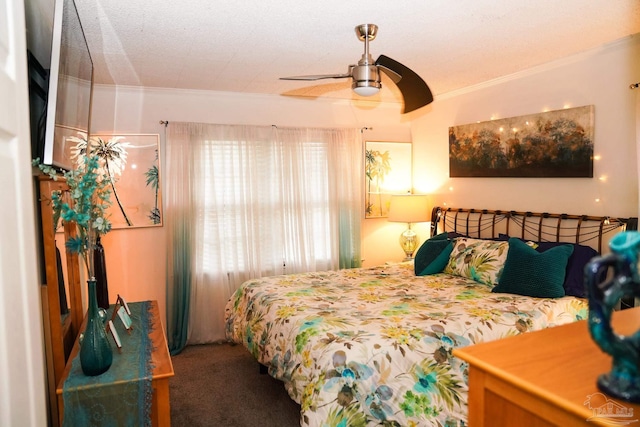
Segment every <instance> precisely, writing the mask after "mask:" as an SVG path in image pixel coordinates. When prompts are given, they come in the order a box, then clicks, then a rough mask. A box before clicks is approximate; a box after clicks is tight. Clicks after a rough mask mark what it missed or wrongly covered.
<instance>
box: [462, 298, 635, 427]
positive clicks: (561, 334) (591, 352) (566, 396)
mask: <svg viewBox="0 0 640 427" xmlns="http://www.w3.org/2000/svg"><path fill="white" fill-rule="evenodd" d="M613 324H614V329H615V330H616V332H618V333H620V334H624V335H631V334H633V333H634V332H636V331H637V330H639V329H640V308H633V309H628V310H623V311H619V312H616V313H614V316H613ZM453 354H454V355H455V356H456V357H459V358H460V359H463V360H466V361H467V362H469V418H468V421H469V426H470V427H513V426H518V427H546V426H558V427H571V426H593V425H601V426H611V425H614V424H613V423H612V421H615V422H617V423H620V422H625V423H628V425H631V426H633V425H638V426H640V405H638V404H631V403H628V402H625V401H622V400H620V399H616V398H613V397H610V396H606V395H604V394H602V392H600V390H599V389H598V388H597V385H596V380H597V377H598V375H600V374H603V373H607V372H609V371H610V370H611V357H610V356H609V355H608V354H606V353H604V352H602V351H601V350H600V348H599V347H598V346H597V344H596V343H595V342H594V341H593V340H592V339H591V336H590V335H589V330H588V325H587V321H586V320H585V321H580V322H576V323H572V324H569V325H564V326H557V327H552V328H548V329H545V330H542V331H537V332H529V333H526V334H522V335H519V336H516V337H511V338H505V339H502V340H498V341H492V342H489V343H483V344H478V345H474V346H470V347H464V348H460V349H456V350H454V352H453ZM615 425H623V424H615ZM625 425H626V424H625Z"/></svg>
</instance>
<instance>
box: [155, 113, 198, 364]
mask: <svg viewBox="0 0 640 427" xmlns="http://www.w3.org/2000/svg"><path fill="white" fill-rule="evenodd" d="M190 140H191V136H190V134H189V132H185V129H184V128H183V127H182V126H180V125H174V124H171V126H170V127H168V128H167V133H166V141H165V156H166V161H165V167H164V170H163V175H164V183H165V190H164V196H165V197H164V199H165V206H164V210H165V215H164V223H165V227H166V229H167V232H168V239H167V240H168V242H167V283H166V288H167V341H168V346H169V351H170V353H171V354H172V355H174V354H177V353H179V352H180V351H182V349H183V348H184V347H185V345H186V344H187V334H188V325H189V307H190V301H191V285H192V272H193V270H194V266H195V259H194V257H193V247H194V243H195V239H194V233H195V232H196V230H195V227H196V224H197V221H196V218H195V212H196V209H195V194H194V192H193V182H192V181H193V179H194V175H193V173H192V172H193V171H192V167H191V165H192V164H193V163H194V159H195V158H196V154H197V153H196V152H195V151H194V150H192V149H191V147H190Z"/></svg>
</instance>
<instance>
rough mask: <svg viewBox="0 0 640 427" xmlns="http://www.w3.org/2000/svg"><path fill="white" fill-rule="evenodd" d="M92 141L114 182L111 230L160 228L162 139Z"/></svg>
mask: <svg viewBox="0 0 640 427" xmlns="http://www.w3.org/2000/svg"><path fill="white" fill-rule="evenodd" d="M91 140H92V141H95V142H94V145H95V144H97V146H98V155H99V156H100V157H101V158H102V159H103V160H104V163H105V165H107V166H106V169H107V171H106V172H107V174H108V175H109V176H110V177H111V178H112V184H113V187H112V194H113V195H112V201H113V205H112V206H111V207H110V208H109V213H110V220H111V223H112V228H114V229H118V228H131V227H149V226H161V225H162V212H161V209H162V196H161V188H162V186H161V183H160V175H161V174H160V161H159V155H158V153H159V149H160V135H158V134H126V135H125V134H115V135H102V134H93V135H91ZM85 144H86V143H85ZM78 147H79V148H78V151H79V152H80V151H81V148H82V147H81V144H78Z"/></svg>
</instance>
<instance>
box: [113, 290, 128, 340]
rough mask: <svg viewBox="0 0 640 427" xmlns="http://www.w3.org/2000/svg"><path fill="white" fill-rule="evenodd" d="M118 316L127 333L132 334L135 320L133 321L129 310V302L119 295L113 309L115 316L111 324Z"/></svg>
mask: <svg viewBox="0 0 640 427" xmlns="http://www.w3.org/2000/svg"><path fill="white" fill-rule="evenodd" d="M116 316H118V317H119V318H120V321H121V322H122V325H123V326H124V328H125V329H126V330H127V332H131V330H132V329H133V320H131V310H129V305H128V304H127V302H126V301H125V300H124V298H122V297H121V296H120V295H119V294H118V299H117V300H116V305H115V307H114V309H113V314H112V315H111V320H110V321H111V322H113V320H114V319H115V318H116Z"/></svg>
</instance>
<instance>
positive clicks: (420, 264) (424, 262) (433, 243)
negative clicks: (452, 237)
mask: <svg viewBox="0 0 640 427" xmlns="http://www.w3.org/2000/svg"><path fill="white" fill-rule="evenodd" d="M448 237H449V235H448V233H446V232H445V233H440V234H438V235H437V236H433V237H432V238H430V239H429V240H427V241H426V242H424V243H423V244H422V246H420V248H419V249H418V252H416V255H415V257H414V259H413V269H414V272H415V274H416V275H420V274H419V273H422V271H423V270H424V269H425V268H426V267H427V266H428V265H429V264H431V263H432V262H433V260H435V259H436V258H437V257H438V255H440V253H441V252H442V251H443V250H444V248H446V247H447V245H448V244H449V238H448Z"/></svg>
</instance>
